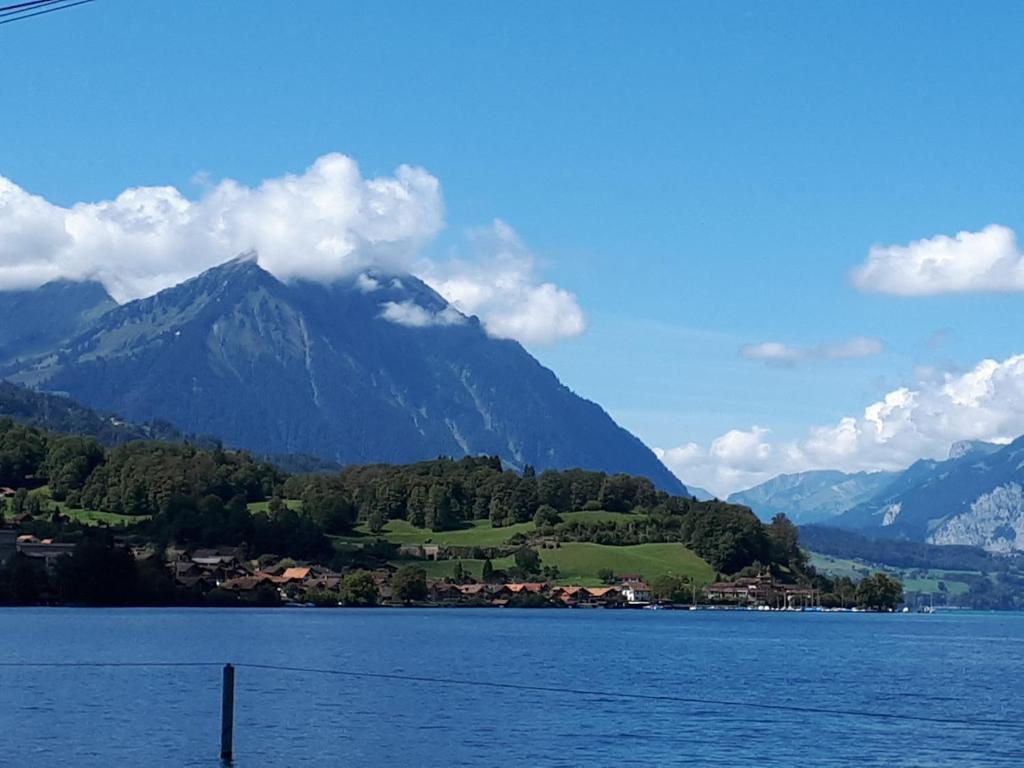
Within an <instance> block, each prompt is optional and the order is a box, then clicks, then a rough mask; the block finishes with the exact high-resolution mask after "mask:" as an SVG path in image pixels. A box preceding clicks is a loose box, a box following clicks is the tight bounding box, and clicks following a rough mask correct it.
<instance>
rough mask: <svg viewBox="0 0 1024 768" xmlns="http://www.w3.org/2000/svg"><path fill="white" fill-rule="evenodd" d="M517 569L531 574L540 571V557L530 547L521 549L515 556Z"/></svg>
mask: <svg viewBox="0 0 1024 768" xmlns="http://www.w3.org/2000/svg"><path fill="white" fill-rule="evenodd" d="M515 562H516V567H517V568H518V569H519V570H521V571H522V572H523V573H526V574H531V573H537V572H538V571H540V555H539V554H537V550H535V549H531V548H530V547H521V548H520V549H517V550H516V554H515Z"/></svg>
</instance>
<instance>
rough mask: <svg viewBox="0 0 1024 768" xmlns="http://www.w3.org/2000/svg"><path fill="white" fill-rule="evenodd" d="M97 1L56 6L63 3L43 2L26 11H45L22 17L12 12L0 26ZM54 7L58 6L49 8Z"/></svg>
mask: <svg viewBox="0 0 1024 768" xmlns="http://www.w3.org/2000/svg"><path fill="white" fill-rule="evenodd" d="M95 1H96V0H76V2H73V3H66V4H65V5H56V4H57V3H60V2H62V0H43V2H41V3H38V4H35V5H33V6H32V7H28V8H25V9H24V10H26V11H30V10H32V8H33V7H35V8H42V9H43V10H37V11H34V12H33V13H21V14H20V15H17V14H18V12H17V11H14V12H12V13H10V14H7V16H10V18H3V19H0V26H3V25H4V24H11V23H12V22H15V21H22V20H24V19H31V18H32V17H33V16H45V15H46V14H48V13H55V12H57V11H65V10H67V9H68V8H74V7H75V6H76V5H85V4H86V3H93V2H95ZM52 5H56V7H52V8H51V7H48V6H52Z"/></svg>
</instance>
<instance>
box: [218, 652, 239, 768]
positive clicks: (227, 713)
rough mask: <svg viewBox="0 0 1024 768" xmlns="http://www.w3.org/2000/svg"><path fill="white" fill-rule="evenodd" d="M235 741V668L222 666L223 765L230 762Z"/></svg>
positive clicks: (221, 725) (221, 749) (221, 736)
mask: <svg viewBox="0 0 1024 768" xmlns="http://www.w3.org/2000/svg"><path fill="white" fill-rule="evenodd" d="M234 740H235V668H234V666H232V665H231V664H225V665H224V695H223V697H222V698H221V703H220V759H221V760H222V761H224V762H225V763H230V762H231V760H232V744H233V742H234Z"/></svg>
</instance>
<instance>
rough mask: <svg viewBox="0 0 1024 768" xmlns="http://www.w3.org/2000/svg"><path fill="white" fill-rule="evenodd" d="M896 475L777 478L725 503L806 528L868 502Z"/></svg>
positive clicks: (803, 474)
mask: <svg viewBox="0 0 1024 768" xmlns="http://www.w3.org/2000/svg"><path fill="white" fill-rule="evenodd" d="M896 474H897V473H895V472H871V473H869V472H858V473H856V474H847V473H845V472H839V471H837V470H831V469H825V470H818V471H813V472H801V473H799V474H792V475H779V476H778V477H774V478H772V479H771V480H768V481H767V482H764V483H761V484H760V485H756V486H754V487H753V488H749V489H747V490H745V491H740V492H738V493H733V494H731V495H730V496H729V498H728V499H727V501H729V502H730V503H732V504H743V505H744V506H747V507H750V508H751V509H752V510H754V513H755V514H756V515H757V516H758V517H760V518H761V519H762V520H766V521H767V520H771V518H772V517H774V516H775V515H777V514H779V513H783V514H785V515H786V516H788V517H789V518H790V519H791V520H793V521H794V522H796V523H798V524H800V525H805V524H807V523H817V522H821V521H823V520H829V519H831V518H834V517H836V516H837V515H840V514H842V513H843V512H845V511H846V510H848V509H850V508H852V507H854V506H856V505H857V504H859V503H861V502H862V501H864V500H866V499H869V498H871V497H872V496H873V495H874V494H875V493H877V492H878V491H880V490H881V489H882V488H884V487H885V486H887V485H888V484H889V483H891V482H892V481H893V479H894V478H895V477H896Z"/></svg>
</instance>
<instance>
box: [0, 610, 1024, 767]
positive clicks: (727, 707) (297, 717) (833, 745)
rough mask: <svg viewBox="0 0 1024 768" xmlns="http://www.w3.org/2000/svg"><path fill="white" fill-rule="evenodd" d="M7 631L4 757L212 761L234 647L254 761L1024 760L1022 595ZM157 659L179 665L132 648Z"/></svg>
mask: <svg viewBox="0 0 1024 768" xmlns="http://www.w3.org/2000/svg"><path fill="white" fill-rule="evenodd" d="M0 632H2V635H3V637H4V640H5V642H4V645H5V649H6V650H5V654H4V665H3V666H2V667H0V678H2V681H0V725H2V727H3V729H4V731H5V732H6V733H8V734H12V735H14V736H15V737H14V738H13V739H12V740H11V741H10V743H9V747H8V748H7V749H6V750H5V751H4V754H3V755H2V756H0V764H2V765H33V766H57V765H75V766H109V765H141V764H145V765H148V766H211V768H212V766H215V765H218V764H219V763H218V744H219V742H218V739H219V733H220V722H219V706H220V695H221V691H220V675H221V670H220V667H219V665H220V664H221V663H223V662H227V661H230V662H233V663H235V664H238V665H239V667H238V671H237V694H236V715H235V765H237V766H239V767H240V768H250V767H256V766H272V765H285V764H287V765H290V766H298V765H308V766H322V765H360V766H377V765H380V766H383V765H388V766H400V767H401V766H409V768H412V767H413V766H416V767H419V766H477V765H502V766H506V765H507V766H578V765H587V766H620V765H644V766H662V765H699V766H752V765H758V766H779V767H780V768H781V767H782V766H786V767H787V768H789V767H790V766H794V765H809V766H835V767H836V768H838V767H839V766H843V767H844V768H845V767H846V766H852V765H856V766H878V767H879V768H881V767H882V766H885V767H886V768H889V767H891V766H905V767H908V768H909V767H910V766H915V767H920V768H925V767H926V766H927V767H929V768H949V767H952V766H965V767H966V766H971V768H988V767H989V766H992V767H995V766H1007V767H1009V766H1019V765H1021V764H1024V747H1022V746H1021V744H1022V741H1021V733H1020V730H1019V728H1016V729H1014V728H1012V727H1007V726H1006V725H1005V723H1006V721H1007V720H1013V719H1015V713H1016V712H1017V711H1018V709H1019V703H1020V699H1019V684H1020V681H1021V680H1024V616H1021V615H1019V614H1016V613H999V614H980V613H968V612H958V613H956V614H936V615H917V614H877V613H874V614H853V613H808V612H767V613H766V612H746V611H664V612H661V611H534V610H520V611H493V610H479V609H472V608H463V609H431V610H424V609H415V608H413V609H386V608H384V609H377V610H358V609H338V610H329V611H323V610H313V609H305V610H304V609H276V610H262V609H223V610H222V609H203V610H196V609H162V608H161V609H73V608H9V609H3V610H0ZM148 662H163V663H169V664H175V665H179V666H168V667H160V666H154V667H131V666H117V665H119V664H126V663H130V664H136V663H148ZM203 662H209V663H210V666H180V665H182V664H199V663H203ZM40 663H56V664H59V665H60V666H28V665H30V664H40ZM78 663H91V664H95V663H103V664H110V665H112V666H92V667H83V666H75V665H76V664H78ZM246 664H255V665H265V666H266V667H270V668H251V667H246V666H244V665H246ZM281 667H288V668H291V671H290V670H284V669H279V668H281ZM296 668H304V669H316V670H335V671H342V672H349V673H352V672H354V673H363V672H367V673H374V674H382V675H398V676H406V677H419V678H429V680H420V681H411V680H402V679H387V680H382V679H373V680H368V679H363V678H359V677H349V676H345V675H337V674H325V673H317V672H297V671H293V670H294V669H296ZM442 679H445V680H458V681H464V682H472V683H483V684H487V685H455V684H448V683H442V682H436V681H437V680H442ZM493 684H500V685H512V686H516V685H519V686H525V687H526V688H528V687H530V686H536V687H537V688H540V689H544V690H528V689H526V688H516V687H494V686H493ZM585 691H589V692H591V693H584V692H585ZM623 693H628V694H633V695H637V694H640V695H650V696H652V697H662V698H661V700H654V699H649V700H642V699H626V698H620V697H619V695H620V694H623ZM773 707H782V709H774V708H773ZM983 722H988V723H992V725H979V723H983ZM999 723H1003V724H1004V725H1000V724H999Z"/></svg>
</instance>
